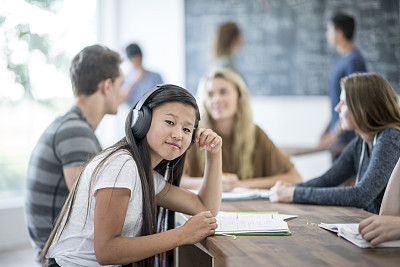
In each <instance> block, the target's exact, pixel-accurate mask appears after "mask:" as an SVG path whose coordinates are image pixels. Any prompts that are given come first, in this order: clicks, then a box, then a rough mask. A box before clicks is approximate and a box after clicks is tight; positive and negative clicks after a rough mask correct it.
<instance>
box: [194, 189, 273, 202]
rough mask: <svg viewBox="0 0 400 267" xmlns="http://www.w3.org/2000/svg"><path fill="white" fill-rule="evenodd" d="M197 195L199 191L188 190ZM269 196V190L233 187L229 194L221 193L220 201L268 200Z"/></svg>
mask: <svg viewBox="0 0 400 267" xmlns="http://www.w3.org/2000/svg"><path fill="white" fill-rule="evenodd" d="M190 191H192V192H193V193H195V194H197V193H198V192H199V190H190ZM269 195H270V190H269V189H257V188H247V187H235V188H234V189H233V190H232V191H230V192H222V200H230V199H251V198H259V197H261V198H268V197H269Z"/></svg>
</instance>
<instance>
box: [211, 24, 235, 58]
mask: <svg viewBox="0 0 400 267" xmlns="http://www.w3.org/2000/svg"><path fill="white" fill-rule="evenodd" d="M239 37H240V29H239V27H238V26H237V25H236V23H234V22H227V23H224V24H222V25H220V26H219V28H218V31H217V32H216V35H215V37H214V47H213V53H212V58H214V59H215V58H218V57H220V56H226V55H230V54H231V53H232V48H233V44H234V43H235V41H236V40H237V39H238V38H239Z"/></svg>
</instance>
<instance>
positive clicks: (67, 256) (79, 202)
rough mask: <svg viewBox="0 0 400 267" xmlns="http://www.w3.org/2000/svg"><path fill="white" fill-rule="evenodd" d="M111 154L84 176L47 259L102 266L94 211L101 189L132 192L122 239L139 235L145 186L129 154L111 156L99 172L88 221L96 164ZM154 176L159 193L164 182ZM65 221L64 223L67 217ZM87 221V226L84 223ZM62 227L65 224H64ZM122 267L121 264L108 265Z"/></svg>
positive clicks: (100, 158) (155, 174)
mask: <svg viewBox="0 0 400 267" xmlns="http://www.w3.org/2000/svg"><path fill="white" fill-rule="evenodd" d="M107 154H108V152H106V153H103V154H101V155H98V156H96V158H94V160H93V161H92V162H91V163H90V164H89V165H88V166H87V167H86V169H85V171H84V172H83V174H82V177H81V180H80V183H79V186H78V190H77V194H76V199H75V202H74V205H73V208H72V214H71V217H70V220H69V223H68V225H67V226H66V227H65V229H64V232H63V234H62V236H61V238H60V239H59V241H58V242H57V238H58V233H57V236H56V237H55V239H54V242H53V244H52V245H51V247H50V249H49V251H48V253H47V255H46V256H47V257H48V258H55V260H56V262H57V263H58V264H59V265H61V266H101V265H100V264H99V263H98V262H97V260H96V256H95V253H94V209H95V204H96V193H97V190H99V189H102V188H110V187H118V188H128V189H129V190H130V191H131V196H130V199H129V204H128V210H127V212H126V217H125V222H124V226H123V228H122V234H121V236H124V237H134V236H140V230H141V227H142V187H141V184H140V177H139V173H138V170H137V166H136V163H135V161H134V160H133V158H132V157H131V156H130V155H129V154H128V152H126V151H124V150H122V151H118V152H117V153H116V154H114V155H113V156H111V157H110V158H109V159H107V161H106V162H105V164H104V165H103V166H102V168H101V169H100V170H99V175H98V176H97V181H96V182H95V183H94V185H92V187H93V188H92V190H91V193H90V194H91V201H90V210H89V214H88V218H86V212H87V208H88V207H87V206H88V205H87V203H88V192H89V183H90V179H91V175H92V173H93V170H94V168H95V167H96V166H97V164H98V163H99V162H100V161H101V160H102V159H103V158H104V156H106V155H107ZM153 175H154V189H155V193H156V194H158V193H159V192H161V190H162V189H163V188H164V186H165V181H164V179H163V177H162V175H160V174H159V173H157V172H153ZM63 221H65V216H64V219H63ZM85 221H86V224H85ZM61 225H64V223H62V224H61ZM108 266H120V265H108Z"/></svg>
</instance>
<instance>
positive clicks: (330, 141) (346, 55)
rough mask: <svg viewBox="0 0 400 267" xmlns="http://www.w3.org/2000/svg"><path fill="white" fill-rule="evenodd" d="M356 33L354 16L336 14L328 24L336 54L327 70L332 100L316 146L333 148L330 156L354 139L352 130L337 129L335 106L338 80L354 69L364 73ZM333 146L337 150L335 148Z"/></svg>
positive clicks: (334, 155)
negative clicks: (328, 115)
mask: <svg viewBox="0 0 400 267" xmlns="http://www.w3.org/2000/svg"><path fill="white" fill-rule="evenodd" d="M354 32H355V21H354V18H352V17H351V16H348V15H344V14H337V15H335V16H333V17H332V18H331V20H330V21H329V23H328V25H327V32H326V38H327V41H328V44H329V45H330V46H332V47H334V48H335V49H336V52H337V57H336V60H335V63H334V64H333V65H332V67H331V69H330V73H329V98H330V102H331V121H330V123H329V124H328V126H327V127H326V130H325V131H324V133H323V135H322V136H321V138H320V141H319V145H318V146H319V147H320V148H325V149H328V148H329V149H333V150H334V152H333V153H332V157H333V159H336V158H337V156H338V155H339V154H340V152H337V151H340V148H343V147H344V146H346V144H348V143H349V142H350V141H351V139H353V138H354V136H355V133H354V131H347V132H344V131H343V130H342V129H341V128H340V124H339V114H338V113H337V112H336V111H335V106H336V105H337V104H338V103H339V99H340V92H341V88H340V80H341V79H342V78H343V77H345V76H347V75H350V74H352V73H355V72H365V71H366V70H367V69H366V65H365V60H364V58H363V56H362V55H361V53H360V51H359V50H358V49H357V48H356V47H355V46H354V44H353V37H354ZM335 148H336V149H335Z"/></svg>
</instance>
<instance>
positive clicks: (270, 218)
mask: <svg viewBox="0 0 400 267" xmlns="http://www.w3.org/2000/svg"><path fill="white" fill-rule="evenodd" d="M274 215H275V216H274ZM276 215H278V214H253V213H240V212H239V213H235V212H220V213H219V214H218V215H217V217H216V219H217V224H218V228H217V229H216V233H217V234H218V233H246V232H253V233H257V232H265V233H267V232H271V233H274V232H288V231H289V227H288V225H287V223H286V222H285V221H284V220H282V219H281V218H280V217H279V216H276Z"/></svg>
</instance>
